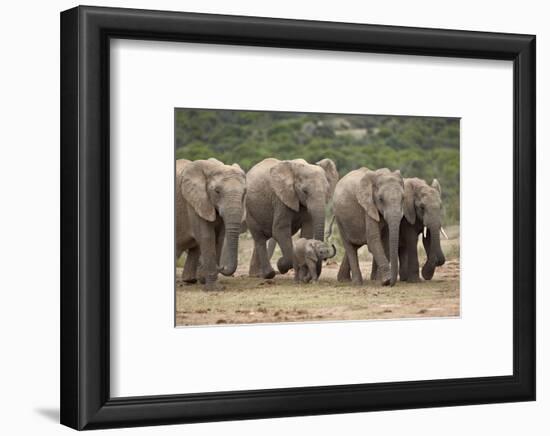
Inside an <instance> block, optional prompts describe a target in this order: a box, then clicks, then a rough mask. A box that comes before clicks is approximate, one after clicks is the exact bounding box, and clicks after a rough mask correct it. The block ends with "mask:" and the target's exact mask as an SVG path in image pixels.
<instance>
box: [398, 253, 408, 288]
mask: <svg viewBox="0 0 550 436" xmlns="http://www.w3.org/2000/svg"><path fill="white" fill-rule="evenodd" d="M398 253H399V280H401V281H402V282H406V281H407V280H408V278H409V257H408V256H407V247H406V246H401V245H400V246H399V250H398Z"/></svg>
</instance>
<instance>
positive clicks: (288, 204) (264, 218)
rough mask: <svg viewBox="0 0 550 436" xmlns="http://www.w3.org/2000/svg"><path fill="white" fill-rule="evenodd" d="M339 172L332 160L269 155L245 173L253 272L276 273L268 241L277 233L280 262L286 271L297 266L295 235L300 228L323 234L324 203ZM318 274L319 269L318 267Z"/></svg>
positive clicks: (320, 237) (315, 236)
mask: <svg viewBox="0 0 550 436" xmlns="http://www.w3.org/2000/svg"><path fill="white" fill-rule="evenodd" d="M337 180H338V172H337V171H336V166H335V165H334V162H333V161H332V160H330V159H323V160H321V161H319V162H317V164H316V165H312V164H309V163H307V162H306V161H305V160H303V159H295V160H290V161H280V160H278V159H274V158H268V159H265V160H263V161H262V162H260V163H258V164H256V165H255V166H254V167H252V168H251V169H250V171H249V172H248V174H247V187H248V192H247V195H246V200H245V204H246V225H247V227H248V229H249V230H250V233H251V234H252V237H253V239H254V252H253V255H252V259H251V263H250V271H249V272H250V275H251V276H259V277H263V278H273V277H274V276H275V271H274V270H273V268H272V267H271V264H270V262H269V258H268V253H267V247H266V241H267V240H268V239H270V238H273V239H274V240H275V241H276V242H277V243H278V244H279V247H281V251H282V253H283V256H282V257H281V258H280V259H279V260H278V261H277V267H278V269H279V271H280V272H281V273H282V274H285V273H286V272H287V271H288V270H289V269H290V268H295V260H294V255H293V245H292V235H293V234H295V233H296V232H297V231H298V230H300V229H301V230H302V232H301V236H302V237H305V238H308V239H317V240H319V241H322V240H323V239H324V231H325V207H326V205H327V203H328V201H329V199H330V198H331V197H332V193H333V192H334V186H335V185H336V182H337ZM319 273H320V271H319Z"/></svg>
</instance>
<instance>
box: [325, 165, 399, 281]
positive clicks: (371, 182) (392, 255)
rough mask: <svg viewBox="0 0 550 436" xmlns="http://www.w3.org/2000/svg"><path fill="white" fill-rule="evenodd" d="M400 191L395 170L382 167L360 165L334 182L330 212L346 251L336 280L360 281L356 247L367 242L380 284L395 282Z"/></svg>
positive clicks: (397, 174)
mask: <svg viewBox="0 0 550 436" xmlns="http://www.w3.org/2000/svg"><path fill="white" fill-rule="evenodd" d="M403 194H404V185H403V178H402V177H401V173H400V172H399V170H397V171H390V170H389V169H387V168H383V169H379V170H376V171H372V170H369V169H368V168H365V167H363V168H360V169H358V170H354V171H351V172H349V173H348V174H347V175H346V176H345V177H343V178H342V179H341V180H340V181H339V182H338V183H337V185H336V190H335V191H334V215H335V217H336V223H337V224H338V228H339V229H340V235H341V237H342V243H343V245H344V248H345V250H346V255H345V256H344V259H343V261H342V263H341V264H340V270H339V271H338V280H339V281H348V280H350V279H351V280H352V281H353V284H355V285H361V284H362V283H363V278H362V276H361V270H360V268H359V260H358V258H357V250H358V248H359V247H361V246H363V245H364V244H367V246H368V248H369V251H370V252H371V253H372V255H373V263H374V262H375V263H376V268H377V277H378V278H379V279H380V281H381V282H382V285H388V284H389V285H391V286H393V285H394V284H395V282H396V281H397V272H398V269H397V268H398V244H399V225H400V223H401V219H402V218H403ZM384 234H387V235H388V239H387V240H388V241H389V245H388V246H386V247H384V244H383V236H384ZM388 257H389V259H388ZM350 273H351V276H350ZM375 276H376V274H375ZM373 278H374V277H373Z"/></svg>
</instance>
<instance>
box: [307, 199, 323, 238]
mask: <svg viewBox="0 0 550 436" xmlns="http://www.w3.org/2000/svg"><path fill="white" fill-rule="evenodd" d="M308 209H309V213H310V215H311V221H312V225H313V238H314V239H317V240H318V241H324V239H325V204H324V203H322V204H314V205H312V206H311V207H308Z"/></svg>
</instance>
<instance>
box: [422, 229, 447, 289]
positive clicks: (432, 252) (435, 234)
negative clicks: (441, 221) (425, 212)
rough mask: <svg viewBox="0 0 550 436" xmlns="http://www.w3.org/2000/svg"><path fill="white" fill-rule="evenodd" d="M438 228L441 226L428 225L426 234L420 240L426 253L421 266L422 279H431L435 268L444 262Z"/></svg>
mask: <svg viewBox="0 0 550 436" xmlns="http://www.w3.org/2000/svg"><path fill="white" fill-rule="evenodd" d="M440 228H441V226H439V225H431V226H429V227H428V232H427V235H426V237H424V238H423V240H422V242H423V244H424V248H425V249H426V253H427V255H428V258H427V260H426V263H425V264H424V266H423V267H422V277H424V280H431V279H432V277H433V275H434V273H435V268H436V267H438V266H441V265H443V264H444V263H445V255H444V254H443V250H441V239H440V236H439V229H440Z"/></svg>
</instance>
